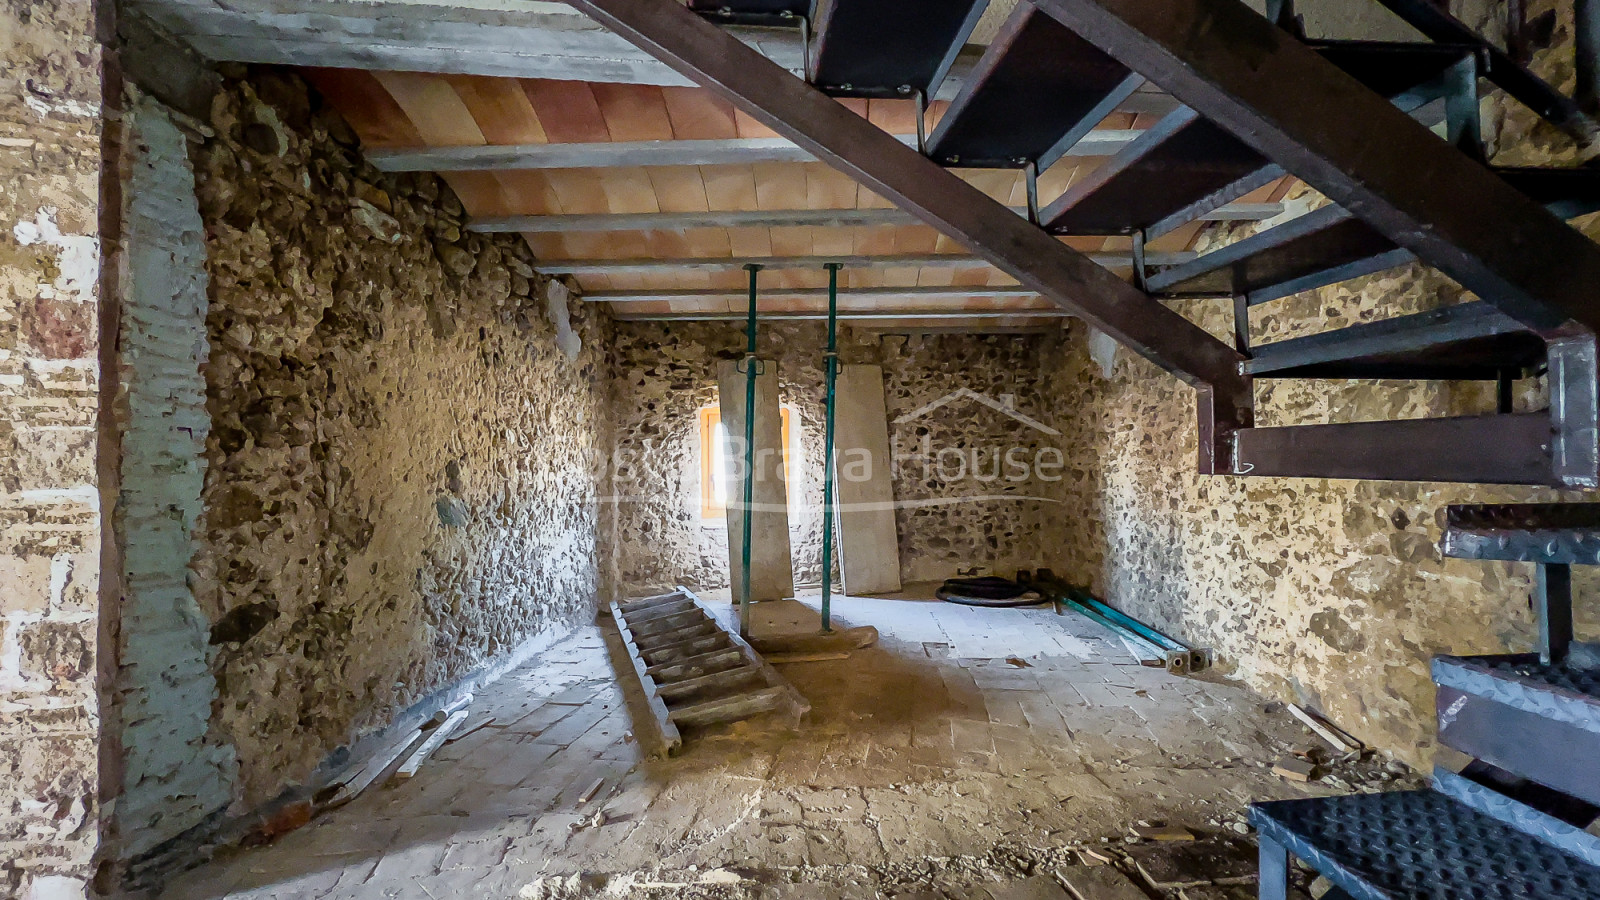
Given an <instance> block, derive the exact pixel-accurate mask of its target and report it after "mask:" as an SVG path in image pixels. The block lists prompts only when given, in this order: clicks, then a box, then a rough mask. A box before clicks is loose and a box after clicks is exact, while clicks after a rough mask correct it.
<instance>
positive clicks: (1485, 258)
mask: <svg viewBox="0 0 1600 900" xmlns="http://www.w3.org/2000/svg"><path fill="white" fill-rule="evenodd" d="M1037 5H1038V6H1039V8H1040V9H1043V10H1044V11H1045V12H1047V13H1049V14H1051V15H1053V16H1055V17H1056V18H1057V19H1058V20H1060V21H1061V22H1062V23H1063V24H1065V25H1066V26H1067V27H1069V28H1071V29H1073V30H1074V31H1077V32H1078V33H1079V34H1081V35H1083V36H1084V37H1086V38H1088V39H1089V40H1091V41H1092V42H1094V44H1095V45H1096V46H1098V47H1100V48H1102V49H1104V50H1105V51H1106V52H1108V53H1110V54H1111V55H1113V56H1115V57H1117V58H1118V59H1120V60H1122V61H1123V62H1124V63H1126V64H1128V65H1129V66H1130V67H1131V68H1132V69H1133V70H1134V71H1136V72H1138V73H1139V74H1141V75H1144V76H1145V77H1146V78H1148V79H1150V80H1151V81H1152V82H1154V83H1156V84H1157V85H1159V86H1161V87H1163V88H1165V89H1166V90H1168V91H1169V92H1171V93H1172V94H1173V95H1174V96H1175V97H1177V98H1178V100H1179V101H1180V102H1182V103H1184V104H1185V105H1187V106H1189V107H1191V108H1193V109H1195V110H1197V111H1199V112H1200V113H1201V114H1202V115H1204V116H1206V117H1207V118H1208V119H1211V120H1212V121H1214V122H1216V123H1217V124H1218V125H1220V126H1222V127H1223V128H1225V129H1227V130H1228V131H1229V132H1231V133H1232V134H1233V135H1234V136H1235V137H1237V138H1239V139H1240V140H1241V141H1244V142H1245V143H1247V144H1249V145H1250V146H1252V147H1254V148H1255V149H1256V150H1257V151H1259V152H1260V153H1261V154H1262V155H1263V156H1266V157H1267V158H1269V159H1271V160H1272V161H1274V162H1276V163H1278V164H1279V165H1281V166H1283V168H1284V169H1286V170H1288V171H1289V172H1291V173H1292V174H1294V175H1296V176H1298V177H1300V178H1301V179H1303V180H1304V181H1306V182H1307V183H1308V184H1310V185H1311V186H1312V187H1314V188H1316V189H1317V190H1319V191H1321V192H1322V193H1324V194H1326V195H1327V196H1328V197H1329V198H1330V199H1332V200H1333V201H1334V202H1335V203H1338V204H1339V205H1341V206H1343V207H1345V208H1347V209H1349V210H1350V211H1351V212H1353V213H1355V214H1356V215H1357V216H1359V217H1361V218H1362V219H1363V220H1364V221H1366V222H1367V223H1369V224H1370V225H1372V227H1373V228H1375V229H1377V230H1378V231H1379V232H1380V233H1382V234H1383V235H1385V236H1386V237H1388V238H1389V239H1390V240H1392V241H1394V242H1395V243H1396V244H1398V245H1400V246H1401V247H1404V248H1405V249H1407V250H1410V251H1412V252H1413V253H1415V254H1416V255H1417V256H1418V257H1419V258H1421V259H1422V260H1423V261H1425V262H1427V263H1429V264H1431V265H1433V266H1435V267H1437V268H1439V269H1440V270H1442V271H1443V272H1444V273H1445V274H1447V275H1449V276H1450V277H1452V278H1454V279H1455V280H1456V281H1458V282H1460V283H1461V284H1462V285H1463V286H1465V287H1466V288H1468V289H1469V290H1472V291H1473V292H1475V293H1477V294H1478V295H1479V296H1480V297H1482V298H1484V299H1485V300H1487V301H1489V302H1491V303H1493V304H1495V305H1496V306H1497V307H1499V308H1500V309H1501V310H1503V311H1504V312H1506V313H1507V314H1508V315H1511V316H1512V317H1513V318H1516V319H1517V320H1518V321H1521V322H1523V323H1524V324H1526V325H1528V326H1530V327H1532V328H1535V329H1538V330H1541V331H1549V330H1552V329H1555V328H1558V327H1560V326H1561V324H1562V323H1563V322H1565V321H1566V320H1567V319H1569V318H1570V319H1575V320H1577V321H1579V322H1582V323H1583V324H1584V325H1586V326H1588V327H1590V328H1591V329H1593V328H1597V327H1600V295H1597V294H1596V293H1595V291H1594V287H1593V286H1594V285H1595V284H1600V247H1597V246H1596V245H1595V243H1594V242H1593V241H1591V240H1589V239H1588V238H1587V237H1585V236H1583V235H1582V234H1580V233H1579V232H1577V231H1576V230H1574V229H1572V228H1570V227H1568V226H1567V225H1566V223H1564V222H1562V221H1561V220H1559V219H1557V218H1556V217H1555V216H1553V215H1551V214H1550V213H1549V212H1547V211H1546V210H1544V209H1543V208H1541V207H1540V206H1539V205H1538V204H1537V203H1536V202H1534V201H1533V200H1530V199H1529V198H1527V197H1526V196H1524V195H1522V194H1521V193H1519V192H1518V191H1517V190H1516V189H1515V188H1512V187H1511V186H1510V185H1508V184H1506V183H1505V182H1504V181H1503V180H1501V179H1500V178H1498V177H1496V176H1495V175H1494V174H1493V173H1491V172H1490V171H1488V170H1487V169H1486V168H1484V166H1483V165H1481V164H1480V163H1477V162H1475V161H1473V160H1472V159H1470V158H1468V157H1467V156H1465V155H1464V154H1462V153H1460V152H1459V151H1457V150H1456V149H1455V148H1453V147H1451V146H1450V145H1449V144H1447V143H1446V142H1444V141H1441V140H1440V139H1439V138H1438V137H1437V136H1435V135H1434V134H1432V133H1430V132H1429V131H1428V130H1427V129H1426V128H1424V127H1423V126H1422V125H1421V124H1419V123H1417V122H1416V121H1414V120H1413V119H1411V118H1410V117H1409V116H1408V115H1406V114H1405V113H1404V112H1402V111H1401V110H1399V109H1397V108H1395V107H1394V106H1393V105H1392V104H1390V103H1389V102H1388V101H1386V100H1384V99H1383V98H1382V97H1380V96H1379V95H1378V94H1376V93H1374V92H1373V91H1371V90H1370V89H1368V88H1366V87H1364V86H1363V85H1362V84H1361V83H1360V82H1359V81H1357V80H1356V79H1355V78H1353V77H1351V76H1350V75H1347V74H1345V73H1344V72H1342V71H1340V70H1339V68H1338V67H1337V66H1335V65H1333V64H1332V63H1331V62H1328V61H1327V60H1325V59H1323V58H1322V57H1321V56H1320V55H1318V53H1317V52H1316V50H1314V49H1312V48H1311V47H1309V46H1307V45H1305V44H1303V43H1301V42H1299V41H1297V40H1295V39H1294V38H1293V37H1291V36H1290V35H1289V34H1287V33H1286V32H1284V31H1281V30H1280V29H1278V28H1276V27H1275V26H1273V25H1272V23H1271V22H1269V21H1268V20H1267V19H1265V18H1264V17H1262V16H1261V15H1259V14H1258V13H1255V12H1254V11H1252V10H1251V9H1250V8H1249V7H1247V6H1245V5H1244V4H1243V3H1242V2H1239V0H1038V2H1037Z"/></svg>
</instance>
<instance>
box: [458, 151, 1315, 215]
mask: <svg viewBox="0 0 1600 900" xmlns="http://www.w3.org/2000/svg"><path fill="white" fill-rule="evenodd" d="M886 137H887V135H886ZM907 149H910V148H907ZM912 152H915V151H912ZM951 177H955V176H951ZM973 190H974V192H976V190H977V189H976V188H974V189H973ZM1003 208H1006V209H1010V210H1011V211H1012V212H1014V213H1017V214H1018V219H1021V217H1022V214H1025V213H1026V212H1027V210H1026V209H1024V208H1023V207H1020V206H1013V207H1003ZM1282 213H1283V204H1281V203H1230V204H1228V205H1227V206H1223V207H1219V208H1217V209H1214V210H1212V211H1211V212H1209V213H1206V214H1205V215H1203V216H1201V217H1200V219H1202V220H1204V221H1208V222H1258V221H1261V220H1262V219H1270V218H1273V217H1274V216H1278V215H1281V214H1282ZM921 224H924V222H923V220H922V219H921V218H919V217H917V216H915V215H912V214H911V213H909V212H906V211H905V210H902V209H896V208H893V207H890V208H883V209H778V210H721V211H712V212H676V213H577V214H570V215H550V216H501V217H487V216H486V217H480V218H474V219H471V220H469V221H468V222H467V230H468V231H478V232H522V233H525V234H528V233H543V232H570V231H682V230H683V229H686V228H790V227H796V226H803V225H810V226H815V227H818V228H849V227H851V226H855V225H921ZM1023 224H1027V223H1026V222H1023ZM1029 227H1030V228H1031V227H1034V226H1031V225H1030V226H1029ZM1041 233H1042V232H1041Z"/></svg>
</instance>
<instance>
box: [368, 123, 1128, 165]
mask: <svg viewBox="0 0 1600 900" xmlns="http://www.w3.org/2000/svg"><path fill="white" fill-rule="evenodd" d="M1142 134H1144V132H1143V131H1142V130H1136V129H1120V128H1119V129H1101V130H1099V131H1091V132H1089V133H1088V134H1087V135H1086V136H1084V138H1083V140H1081V141H1079V142H1078V143H1077V144H1075V145H1073V147H1072V149H1070V150H1068V151H1067V153H1066V155H1067V156H1076V157H1084V156H1110V155H1112V154H1114V153H1116V152H1117V151H1118V150H1121V149H1122V148H1123V147H1126V146H1128V145H1129V144H1131V143H1133V141H1134V140H1136V139H1137V138H1138V137H1139V136H1140V135H1142ZM895 137H896V139H898V140H899V141H900V143H902V144H905V145H907V146H913V145H915V144H916V141H917V139H916V136H915V135H908V134H902V135H895ZM366 156H367V161H368V162H370V163H372V164H373V165H374V166H375V167H377V168H378V170H379V171H383V172H479V171H503V170H507V169H615V168H623V167H629V166H737V165H749V164H751V163H771V162H815V161H816V159H817V158H816V157H815V156H813V155H812V154H811V153H810V152H809V151H807V150H805V149H804V148H802V147H800V146H798V145H796V144H795V142H794V141H791V140H788V139H787V138H723V139H718V140H699V141H687V140H686V141H600V142H595V143H584V144H577V143H573V144H501V145H479V146H468V147H396V148H385V149H378V150H368V151H367V154H366Z"/></svg>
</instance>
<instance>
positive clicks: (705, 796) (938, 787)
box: [162, 598, 1414, 900]
mask: <svg viewBox="0 0 1600 900" xmlns="http://www.w3.org/2000/svg"><path fill="white" fill-rule="evenodd" d="M712 602H713V603H718V602H719V601H712ZM811 603H812V604H813V605H811V606H808V605H806V604H804V603H794V602H779V603H770V604H769V603H762V604H757V605H756V606H755V608H754V609H753V610H752V612H753V614H754V615H755V617H756V621H755V626H756V628H757V631H758V633H760V631H761V630H762V629H763V628H771V629H772V630H775V631H779V630H788V631H791V632H796V633H798V632H802V631H804V630H807V629H815V628H816V627H817V625H816V623H817V619H816V611H815V606H814V601H811ZM834 614H835V616H836V617H837V621H838V622H839V624H840V625H848V624H852V620H855V621H872V622H875V623H877V624H878V625H879V627H881V628H882V630H883V633H882V637H881V640H880V641H879V643H878V645H877V646H875V647H871V648H867V649H862V650H856V651H854V652H853V655H852V657H851V660H850V662H849V663H848V664H847V665H841V666H830V665H798V666H792V667H790V668H789V669H787V670H786V671H785V675H786V677H787V678H788V679H789V680H790V681H791V683H792V684H793V685H794V687H795V688H796V689H797V690H799V691H800V692H801V693H802V694H803V695H805V696H806V698H807V699H808V700H809V701H810V702H811V703H812V706H813V710H812V714H811V720H810V722H809V723H808V724H807V726H806V727H805V728H804V729H801V730H799V731H792V730H789V729H788V728H787V727H784V726H783V723H779V722H774V721H771V720H763V719H753V720H746V721H743V722H735V723H727V724H724V725H719V726H716V727H713V728H708V729H705V730H703V731H702V732H701V733H699V735H698V736H697V737H696V739H695V740H694V741H692V742H691V743H690V744H689V745H688V746H687V748H686V750H685V752H684V754H683V755H682V756H679V757H674V758H671V759H665V760H655V759H651V758H649V757H648V756H647V755H646V754H647V752H648V750H649V746H648V742H641V741H637V740H633V739H632V738H631V737H630V731H631V728H632V724H633V719H632V716H631V715H630V711H629V709H630V707H629V704H637V702H638V696H637V694H636V693H634V691H635V689H634V688H632V687H631V686H630V685H629V683H628V682H627V681H622V682H619V681H618V679H617V677H616V674H615V673H616V672H617V671H619V670H620V671H624V672H626V671H628V668H629V667H630V666H631V664H630V662H629V658H628V656H627V654H626V651H625V649H624V647H623V645H622V642H621V641H620V639H618V638H617V637H616V636H615V633H614V632H612V631H611V630H610V629H609V627H607V628H604V629H602V628H600V627H586V628H580V629H578V630H576V631H574V632H573V633H572V634H571V635H569V636H568V637H566V638H563V639H561V640H560V641H558V642H557V643H556V644H554V645H553V646H552V647H551V648H550V649H549V650H546V651H545V652H543V653H541V654H539V655H538V656H537V657H535V658H534V659H533V660H531V661H530V662H529V663H528V664H526V665H525V666H523V667H522V668H519V669H517V670H514V671H512V672H510V673H508V674H506V675H505V676H504V677H503V678H501V679H500V680H499V681H496V682H494V683H493V684H491V685H489V686H487V687H485V688H483V689H480V690H479V691H478V698H477V699H476V700H475V701H474V703H473V706H472V708H471V718H470V719H469V720H468V721H467V722H466V723H465V724H463V725H461V726H458V727H457V730H456V732H455V733H454V734H453V735H452V736H459V735H460V734H461V733H462V731H463V730H465V728H467V727H470V726H472V725H474V724H476V723H477V722H479V721H482V720H486V719H487V718H490V717H493V718H494V719H495V720H496V721H495V726H494V727H492V728H484V729H479V730H478V731H477V732H476V734H475V735H474V736H473V737H472V739H470V740H458V741H455V742H453V743H449V744H446V745H444V746H442V747H441V748H440V749H438V750H437V751H435V752H434V754H433V755H432V756H431V757H430V759H432V760H434V761H438V762H440V763H441V764H439V765H424V766H422V767H421V768H420V769H419V770H418V771H417V773H416V776H415V777H414V778H412V779H410V780H409V781H406V782H404V783H401V784H399V785H397V786H395V787H393V788H390V789H388V790H383V791H376V790H367V791H366V792H364V793H362V794H361V796H360V797H358V798H356V799H355V800H354V801H353V802H351V803H350V804H348V805H347V806H345V807H344V808H343V809H339V810H335V811H333V812H331V813H327V814H324V815H321V816H319V817H318V818H316V819H313V820H312V821H311V822H310V823H309V824H306V825H304V826H303V827H301V828H298V829H295V830H293V831H290V832H289V833H286V834H282V835H281V836H280V837H278V839H277V840H276V841H275V842H274V843H272V844H270V845H268V846H265V847H260V848H256V849H253V850H248V851H244V852H237V853H228V854H224V855H223V856H221V857H219V858H218V859H217V860H215V861H214V862H213V863H211V864H209V865H207V866H204V867H202V868H200V869H198V870H196V871H194V872H192V873H187V874H185V875H184V876H183V877H182V878H181V879H180V881H178V882H177V883H174V884H172V885H170V886H169V889H168V890H166V891H164V892H163V894H162V897H163V900H216V898H218V897H223V896H226V897H228V898H229V900H279V898H284V897H298V896H303V897H307V898H316V900H357V898H367V897H387V896H416V897H418V898H426V897H429V896H430V895H431V896H432V897H433V898H438V900H443V898H447V897H484V898H517V897H535V898H542V900H555V898H559V900H580V898H581V900H858V898H859V900H873V898H884V897H887V898H894V897H906V898H911V897H927V898H933V900H953V898H971V900H993V898H994V897H996V896H997V895H1000V896H1003V897H1006V898H1007V900H1010V898H1013V897H1014V898H1029V897H1033V896H1040V894H1036V893H1029V892H1039V891H1042V892H1043V893H1042V896H1045V897H1052V895H1051V894H1050V893H1049V891H1048V890H1047V888H1049V887H1050V885H1049V884H1048V883H1046V882H1041V881H1040V880H1039V879H1040V877H1041V876H1046V877H1048V879H1049V881H1051V882H1056V886H1057V887H1059V888H1060V891H1061V894H1059V895H1054V896H1053V900H1061V898H1062V896H1065V897H1068V898H1071V900H1078V898H1079V896H1080V894H1081V892H1082V891H1084V890H1090V889H1092V884H1091V883H1090V882H1087V881H1084V879H1086V878H1095V877H1097V876H1094V875H1091V874H1090V873H1095V872H1101V873H1105V874H1104V875H1102V876H1098V877H1103V878H1105V880H1106V884H1107V885H1109V887H1107V888H1106V890H1107V891H1119V893H1104V894H1090V895H1088V896H1090V897H1092V898H1093V900H1123V897H1126V900H1156V898H1158V897H1159V898H1160V900H1180V898H1179V897H1178V895H1177V894H1176V893H1175V891H1178V890H1182V891H1184V892H1185V896H1187V897H1189V900H1236V898H1235V897H1234V896H1233V894H1234V893H1236V891H1235V890H1234V889H1232V888H1229V887H1227V886H1219V884H1218V882H1219V880H1226V879H1229V878H1233V877H1241V875H1240V872H1241V870H1240V869H1239V868H1236V866H1243V867H1244V868H1243V870H1242V871H1243V872H1244V875H1243V876H1242V877H1246V878H1248V877H1249V874H1250V872H1251V871H1253V868H1252V867H1253V857H1252V856H1251V852H1252V851H1253V848H1254V845H1253V841H1252V840H1251V839H1250V834H1249V829H1248V827H1247V826H1246V825H1245V824H1244V821H1243V818H1242V812H1243V810H1244V807H1245V804H1246V803H1247V802H1248V801H1249V800H1253V799H1288V798H1294V797H1303V796H1307V795H1308V793H1309V792H1308V790H1307V788H1306V786H1304V785H1302V784H1299V783H1296V782H1291V781H1287V780H1285V779H1283V778H1280V777H1278V776H1276V775H1274V774H1272V771H1271V766H1272V763H1273V762H1275V761H1276V760H1278V759H1279V758H1280V757H1284V756H1288V755H1290V754H1292V753H1293V752H1295V751H1296V750H1303V749H1304V747H1305V741H1306V734H1305V732H1304V730H1303V727H1302V726H1301V724H1300V723H1299V722H1298V721H1296V720H1295V719H1293V718H1291V717H1290V716H1288V715H1286V714H1283V711H1282V710H1281V709H1279V710H1276V711H1273V712H1267V711H1265V707H1266V706H1267V704H1266V703H1265V702H1264V701H1263V700H1262V699H1261V698H1260V697H1259V696H1258V695H1255V694H1252V693H1250V692H1249V691H1246V690H1244V689H1242V688H1240V687H1238V686H1236V685H1232V684H1227V683H1224V682H1222V681H1221V680H1220V679H1216V678H1213V677H1211V676H1209V675H1208V676H1205V677H1202V678H1182V677H1176V676H1172V675H1170V674H1168V673H1166V672H1163V671H1161V670H1158V669H1150V668H1145V667H1142V666H1140V665H1138V663H1137V660H1135V659H1134V658H1133V657H1132V656H1130V655H1129V654H1128V653H1127V652H1126V651H1125V650H1124V649H1123V648H1122V646H1121V644H1120V643H1118V642H1116V641H1115V640H1114V639H1113V638H1112V637H1111V636H1110V635H1109V634H1107V633H1106V632H1104V631H1103V630H1102V629H1100V628H1099V627H1098V626H1097V625H1095V624H1094V623H1092V622H1089V621H1087V620H1085V619H1082V618H1080V617H1078V616H1076V615H1067V616H1063V617H1057V616H1055V615H1054V613H1053V612H1052V611H1051V610H1048V609H1037V610H1029V609H1020V610H1008V611H1006V612H1005V613H1004V615H997V614H996V613H995V611H993V610H988V609H982V608H976V607H966V606H960V605H956V604H949V603H941V602H934V601H929V602H918V601H916V600H875V599H861V598H841V599H840V600H838V601H836V603H835V606H834ZM931 645H943V647H944V648H946V650H947V652H946V654H945V655H941V656H930V655H929V654H928V649H929V647H930V646H931ZM1011 657H1016V658H1019V659H1026V660H1027V661H1028V662H1029V663H1030V664H1031V665H1030V666H1029V667H1027V668H1019V667H1016V666H1013V665H1010V664H1009V663H1007V662H1006V660H1007V659H1008V658H1011ZM841 673H847V676H848V677H842V676H841ZM417 739H420V738H417ZM1319 743H1320V742H1319ZM1314 752H1315V753H1326V752H1327V751H1326V750H1325V749H1324V748H1323V747H1321V746H1320V745H1319V746H1317V747H1315V748H1314ZM445 762H448V763H449V764H448V765H446V764H443V763H445ZM1318 763H1319V764H1320V765H1321V766H1322V767H1323V768H1324V769H1325V771H1326V773H1327V774H1326V775H1325V777H1324V779H1323V780H1322V781H1321V782H1319V783H1318V784H1317V785H1315V786H1314V787H1313V788H1312V789H1311V791H1314V792H1316V793H1326V792H1328V791H1330V790H1334V789H1335V788H1332V787H1331V786H1330V785H1331V779H1333V778H1340V779H1344V780H1346V781H1347V782H1348V783H1349V784H1350V785H1352V786H1362V785H1367V784H1376V785H1381V786H1383V787H1385V788H1395V787H1402V786H1405V785H1407V784H1409V783H1410V782H1411V781H1412V780H1414V777H1413V776H1411V775H1408V774H1403V773H1404V769H1403V767H1401V768H1400V769H1399V770H1397V771H1391V770H1390V768H1389V767H1388V765H1387V764H1386V763H1385V761H1384V760H1383V759H1382V757H1378V756H1375V755H1372V754H1367V755H1362V756H1359V757H1357V758H1355V759H1351V760H1343V758H1342V757H1337V756H1330V757H1327V758H1319V759H1318ZM597 780H603V783H602V784H601V786H600V787H599V788H598V789H596V792H595V793H594V794H593V795H592V796H591V798H590V799H589V801H588V802H587V803H585V804H578V803H577V802H576V800H577V798H578V796H579V795H580V794H581V793H584V792H586V789H588V788H589V787H590V786H591V785H594V784H595V783H596V781H597ZM1140 823H1145V824H1149V825H1155V824H1157V823H1174V824H1180V825H1182V826H1183V827H1184V828H1185V829H1186V830H1188V831H1189V832H1191V833H1192V834H1193V835H1194V837H1195V838H1196V839H1195V840H1193V841H1187V842H1167V841H1156V840H1153V839H1148V838H1146V839H1140V838H1137V837H1135V838H1134V841H1133V843H1128V842H1127V840H1126V839H1127V838H1129V837H1131V836H1132V835H1131V834H1130V831H1131V827H1132V826H1133V825H1137V824H1140ZM1241 829H1242V832H1241V831H1240V830H1241ZM1230 842H1231V844H1230ZM1218 843H1221V844H1224V845H1236V846H1238V847H1239V848H1241V850H1242V855H1241V856H1240V857H1239V858H1237V859H1235V858H1232V857H1229V858H1226V859H1221V858H1217V857H1209V856H1205V855H1199V854H1200V851H1194V852H1195V853H1196V854H1197V855H1195V856H1189V855H1186V854H1189V853H1190V852H1191V849H1192V848H1202V847H1210V846H1212V845H1214V844H1218ZM1163 867H1165V868H1163ZM708 873H716V874H713V875H710V876H708ZM1058 875H1059V876H1060V880H1059V881H1057V877H1056V876H1058ZM541 879H544V880H543V882H542V883H540V880H541ZM1147 879H1150V880H1155V881H1156V882H1158V883H1171V884H1179V883H1181V884H1189V883H1192V882H1195V881H1198V880H1202V879H1205V880H1206V881H1207V883H1205V884H1202V885H1199V886H1196V887H1193V888H1162V889H1159V890H1158V889H1154V888H1150V887H1149V886H1148V881H1147ZM1074 883H1077V884H1079V887H1078V888H1076V889H1072V888H1068V887H1066V885H1067V884H1074ZM1095 884H1098V882H1095ZM1129 889H1131V890H1133V891H1136V892H1137V893H1136V894H1126V893H1122V892H1125V891H1126V890H1129ZM1074 890H1078V891H1079V892H1080V893H1074ZM1007 892H1015V893H1011V894H1008V893H1007ZM1291 896H1293V897H1301V895H1298V894H1291ZM1301 900H1303V897H1301Z"/></svg>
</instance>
